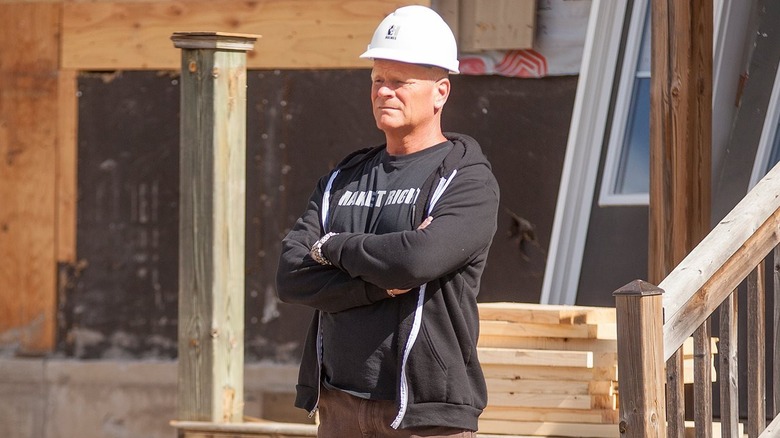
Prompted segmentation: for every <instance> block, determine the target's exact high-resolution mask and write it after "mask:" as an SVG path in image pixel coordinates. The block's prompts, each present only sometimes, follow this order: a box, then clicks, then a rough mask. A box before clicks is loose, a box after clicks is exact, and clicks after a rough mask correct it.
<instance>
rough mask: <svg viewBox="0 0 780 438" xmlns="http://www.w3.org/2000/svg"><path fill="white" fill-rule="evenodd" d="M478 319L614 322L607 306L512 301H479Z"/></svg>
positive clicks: (613, 314)
mask: <svg viewBox="0 0 780 438" xmlns="http://www.w3.org/2000/svg"><path fill="white" fill-rule="evenodd" d="M479 319H480V320H481V321H508V322H535V323H542V324H596V323H612V324H614V323H615V322H616V319H615V309H614V308H609V307H586V306H564V305H555V304H532V303H512V302H501V303H480V304H479Z"/></svg>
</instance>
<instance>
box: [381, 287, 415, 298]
mask: <svg viewBox="0 0 780 438" xmlns="http://www.w3.org/2000/svg"><path fill="white" fill-rule="evenodd" d="M410 290H411V289H387V294H388V295H390V296H391V297H393V298H395V297H397V296H398V295H403V294H405V293H407V292H409V291H410Z"/></svg>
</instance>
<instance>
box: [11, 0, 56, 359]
mask: <svg viewBox="0 0 780 438" xmlns="http://www.w3.org/2000/svg"><path fill="white" fill-rule="evenodd" d="M61 7H62V5H60V4H51V3H0V46H2V56H1V57H0V200H1V201H0V242H1V243H0V260H2V263H0V285H2V286H0V302H2V303H3V305H2V306H0V345H3V344H4V345H18V347H16V350H17V352H18V353H20V354H25V355H29V354H35V355H37V354H45V353H47V352H49V351H51V350H52V349H53V347H54V342H55V330H56V310H57V302H56V298H57V295H56V291H57V287H56V272H57V264H56V259H55V244H56V236H55V231H54V230H55V229H56V228H57V227H56V207H55V204H56V192H57V190H56V175H57V152H56V151H57V132H58V116H57V115H58V76H57V71H58V67H59V41H58V35H59V28H60V10H61ZM30 54H34V56H30Z"/></svg>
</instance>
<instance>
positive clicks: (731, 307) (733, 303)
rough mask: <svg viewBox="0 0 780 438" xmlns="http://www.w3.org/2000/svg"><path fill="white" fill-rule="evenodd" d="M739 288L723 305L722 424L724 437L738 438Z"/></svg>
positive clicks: (720, 378)
mask: <svg viewBox="0 0 780 438" xmlns="http://www.w3.org/2000/svg"><path fill="white" fill-rule="evenodd" d="M737 298H738V297H737V291H736V289H735V290H734V292H732V293H731V295H729V296H728V298H726V300H725V301H723V304H721V306H720V342H719V345H718V356H719V358H720V368H719V370H718V374H719V376H718V381H719V382H718V383H719V385H720V422H721V434H722V436H723V437H724V438H738V437H739V374H738V373H737V372H738V363H739V361H738V356H737V339H738V338H737V327H738V325H739V324H738V319H737V315H739V312H738V309H739V307H738V304H737V303H738V301H739V300H738V299H737Z"/></svg>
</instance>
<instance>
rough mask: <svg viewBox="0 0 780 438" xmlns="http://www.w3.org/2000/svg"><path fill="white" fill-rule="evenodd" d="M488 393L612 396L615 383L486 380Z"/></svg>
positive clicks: (608, 381)
mask: <svg viewBox="0 0 780 438" xmlns="http://www.w3.org/2000/svg"><path fill="white" fill-rule="evenodd" d="M486 380H487V387H488V393H490V394H493V393H498V392H514V393H528V394H572V395H588V394H590V395H614V394H615V393H616V389H617V382H614V381H611V380H606V381H597V380H594V381H581V382H572V381H565V380H520V379H501V378H487V379H486Z"/></svg>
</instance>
